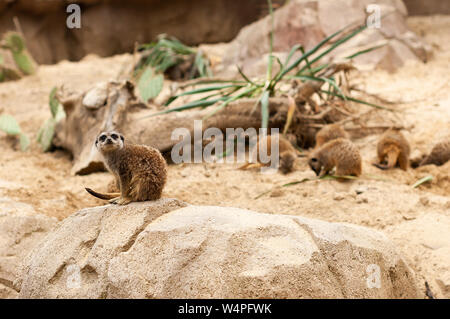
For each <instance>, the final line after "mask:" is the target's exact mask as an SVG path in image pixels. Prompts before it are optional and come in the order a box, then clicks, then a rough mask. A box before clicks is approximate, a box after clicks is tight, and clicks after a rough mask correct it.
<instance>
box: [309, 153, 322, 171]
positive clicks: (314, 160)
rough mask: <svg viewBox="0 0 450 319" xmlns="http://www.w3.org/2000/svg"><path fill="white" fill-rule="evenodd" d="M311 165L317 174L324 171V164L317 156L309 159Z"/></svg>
mask: <svg viewBox="0 0 450 319" xmlns="http://www.w3.org/2000/svg"><path fill="white" fill-rule="evenodd" d="M308 165H309V167H310V168H311V169H312V170H313V171H314V173H316V176H319V174H320V172H321V171H322V165H321V164H320V163H319V160H318V159H317V158H315V157H313V158H310V159H309V161H308Z"/></svg>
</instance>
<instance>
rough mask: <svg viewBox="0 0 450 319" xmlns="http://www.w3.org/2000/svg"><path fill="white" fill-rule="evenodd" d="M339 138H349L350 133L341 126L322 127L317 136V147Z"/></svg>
mask: <svg viewBox="0 0 450 319" xmlns="http://www.w3.org/2000/svg"><path fill="white" fill-rule="evenodd" d="M337 138H346V139H348V138H349V135H348V133H347V132H346V131H345V130H344V129H343V128H342V126H340V125H339V124H329V125H326V126H324V127H322V128H321V129H320V130H319V132H317V134H316V147H319V146H322V145H323V144H325V143H326V142H329V141H332V140H335V139H337Z"/></svg>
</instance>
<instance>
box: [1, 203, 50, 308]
mask: <svg viewBox="0 0 450 319" xmlns="http://www.w3.org/2000/svg"><path fill="white" fill-rule="evenodd" d="M29 210H30V208H29V207H28V206H27V205H26V204H21V203H18V202H14V201H13V200H11V199H7V198H0V299H2V298H15V297H17V295H18V292H17V291H16V288H15V287H14V284H13V283H14V281H15V280H16V279H17V278H18V273H19V272H20V271H19V269H20V265H21V263H22V260H23V259H24V257H25V256H26V255H27V254H28V253H29V252H30V251H31V250H32V249H33V248H35V247H36V245H38V244H39V242H40V241H41V240H42V239H43V238H44V236H45V235H46V233H47V232H48V231H50V230H51V229H52V228H53V227H54V226H55V225H56V223H57V221H56V219H55V218H50V217H47V216H44V215H40V214H36V213H35V212H31V211H29Z"/></svg>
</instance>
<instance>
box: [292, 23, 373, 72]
mask: <svg viewBox="0 0 450 319" xmlns="http://www.w3.org/2000/svg"><path fill="white" fill-rule="evenodd" d="M365 29H367V26H366V25H365V24H363V25H361V26H359V27H358V28H356V29H355V30H354V31H353V32H351V33H350V34H348V35H346V36H344V37H343V38H341V39H339V40H338V41H336V42H335V43H334V44H333V45H331V46H330V47H329V48H328V49H326V50H325V51H324V52H322V53H321V54H319V55H318V56H317V57H315V58H314V59H312V60H311V61H310V63H311V64H314V63H315V62H317V61H318V60H320V59H321V58H322V57H324V56H325V55H327V54H328V53H330V52H331V51H333V50H334V49H336V48H337V47H338V46H340V45H341V44H344V43H345V42H347V41H348V40H350V39H351V38H353V37H354V36H356V35H357V34H358V33H360V32H362V31H364V30H365ZM306 68H307V66H304V67H303V68H301V69H300V71H299V72H298V73H302V72H303V71H304V70H305V69H306Z"/></svg>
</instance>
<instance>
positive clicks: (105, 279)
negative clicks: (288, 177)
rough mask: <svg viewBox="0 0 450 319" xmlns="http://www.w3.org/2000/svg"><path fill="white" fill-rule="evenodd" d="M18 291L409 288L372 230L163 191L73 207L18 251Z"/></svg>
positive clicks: (411, 292)
mask: <svg viewBox="0 0 450 319" xmlns="http://www.w3.org/2000/svg"><path fill="white" fill-rule="evenodd" d="M27 260H28V263H27V264H26V266H25V267H24V273H23V276H22V280H19V281H18V282H17V283H16V284H17V286H20V287H21V291H20V297H22V298H415V297H418V292H417V289H416V285H415V279H414V278H415V276H414V274H413V273H412V272H411V270H410V269H409V268H408V266H407V265H406V264H405V262H404V261H403V259H402V258H401V257H400V256H399V255H398V254H397V253H396V251H395V248H394V247H393V245H392V243H391V242H390V241H389V240H388V239H387V238H386V237H385V236H384V235H383V234H382V233H380V232H377V231H373V230H370V229H367V228H364V227H360V226H355V225H350V224H340V223H328V222H323V221H319V220H312V219H307V218H302V217H297V216H290V215H277V214H261V213H257V212H253V211H249V210H244V209H238V208H228V207H214V206H187V205H186V204H185V203H182V202H179V201H177V200H173V199H162V200H158V201H155V202H144V203H132V204H130V205H127V206H111V205H107V206H102V207H95V208H89V209H83V210H81V211H79V212H77V213H75V214H74V215H72V216H70V217H68V218H67V219H65V220H64V221H63V222H62V223H61V224H60V226H59V227H58V228H57V229H56V230H55V231H53V232H51V233H50V234H49V235H48V237H47V238H46V240H45V242H44V243H43V244H42V245H40V246H39V247H37V248H36V249H35V250H34V251H33V253H32V254H30V255H29V257H28V259H27Z"/></svg>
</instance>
